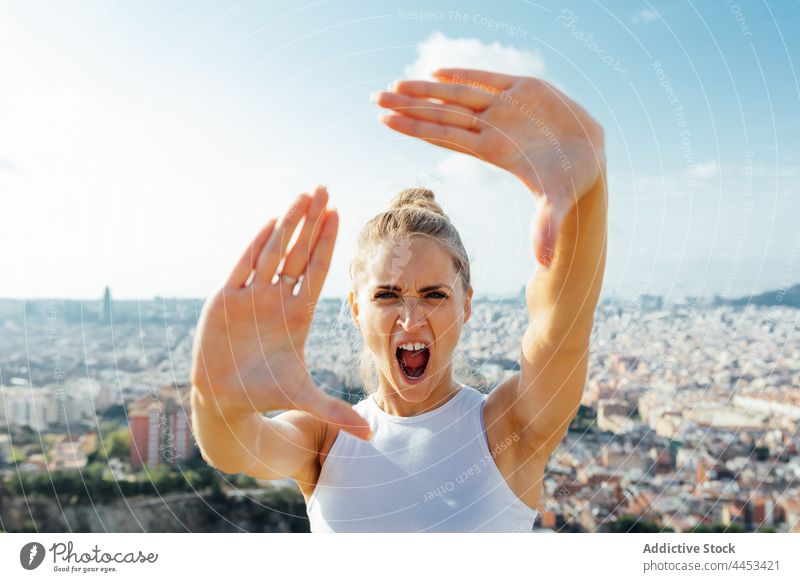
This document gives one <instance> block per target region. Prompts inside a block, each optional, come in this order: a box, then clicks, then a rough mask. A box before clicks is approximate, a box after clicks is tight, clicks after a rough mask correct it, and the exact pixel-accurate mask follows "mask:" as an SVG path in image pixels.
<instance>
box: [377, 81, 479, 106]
mask: <svg viewBox="0 0 800 582" xmlns="http://www.w3.org/2000/svg"><path fill="white" fill-rule="evenodd" d="M390 90H391V91H392V92H394V93H401V94H403V95H411V96H414V97H422V98H424V99H441V100H442V101H446V102H447V103H451V104H454V105H462V106H464V107H469V108H470V109H474V110H475V111H483V110H484V109H486V108H487V107H489V105H491V104H492V103H494V101H495V96H494V95H493V94H491V93H487V92H486V91H481V90H480V89H478V88H475V87H470V86H469V85H461V84H458V83H437V82H431V81H395V82H394V83H393V84H392V85H390Z"/></svg>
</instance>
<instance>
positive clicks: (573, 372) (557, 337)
mask: <svg viewBox="0 0 800 582" xmlns="http://www.w3.org/2000/svg"><path fill="white" fill-rule="evenodd" d="M607 206H608V197H607V189H606V183H605V172H603V174H602V175H601V177H600V178H598V181H597V183H596V184H595V185H594V186H593V187H592V189H591V190H590V191H589V192H588V193H587V194H586V195H584V196H583V197H582V198H580V200H579V201H578V203H577V204H576V205H575V206H574V207H573V209H572V210H571V211H570V212H569V213H568V214H567V216H566V219H565V220H564V223H563V225H562V227H561V231H560V232H559V236H558V242H557V244H556V252H555V256H554V258H553V263H552V265H551V266H550V268H549V269H537V270H536V272H535V273H534V274H533V276H532V277H531V279H530V281H529V283H528V286H527V289H526V303H527V307H528V314H529V324H528V328H527V330H526V331H525V334H524V336H523V339H522V360H521V364H520V373H519V381H518V383H517V384H516V386H515V387H514V388H515V391H516V395H515V397H514V399H513V400H514V402H515V404H514V407H513V412H514V414H515V417H516V418H515V421H514V423H515V424H516V425H517V426H519V427H520V430H521V433H522V434H524V435H525V439H524V441H525V442H526V443H528V445H529V447H531V448H532V452H533V453H534V454H541V455H544V456H549V455H550V453H551V452H552V451H553V449H555V447H556V446H557V445H558V443H559V442H560V441H561V438H562V437H563V435H564V433H565V432H566V430H567V428H568V427H569V423H570V422H571V421H572V419H573V418H574V417H575V414H576V413H577V411H578V408H579V406H580V402H581V399H582V397H583V389H584V385H585V383H586V375H587V366H588V352H589V339H590V336H591V332H592V326H593V323H594V313H595V309H596V307H597V303H598V301H599V297H600V290H601V287H602V282H603V274H604V272H605V264H606V229H607V214H608V212H607Z"/></svg>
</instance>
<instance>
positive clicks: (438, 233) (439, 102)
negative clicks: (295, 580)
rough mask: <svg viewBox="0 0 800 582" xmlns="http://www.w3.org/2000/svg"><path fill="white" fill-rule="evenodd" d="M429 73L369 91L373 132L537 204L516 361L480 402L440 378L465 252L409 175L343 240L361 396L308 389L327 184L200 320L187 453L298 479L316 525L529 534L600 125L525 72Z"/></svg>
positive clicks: (330, 238)
mask: <svg viewBox="0 0 800 582" xmlns="http://www.w3.org/2000/svg"><path fill="white" fill-rule="evenodd" d="M435 77H436V81H430V82H429V81H399V82H396V83H394V84H393V85H392V86H391V87H390V88H389V90H388V91H385V92H380V93H378V94H375V95H374V96H373V99H374V100H375V101H376V102H377V104H378V105H379V106H381V107H384V108H386V109H389V110H392V112H393V113H392V114H390V115H387V116H386V117H383V118H382V121H383V123H385V125H387V126H388V127H389V128H391V129H393V130H395V131H398V132H401V133H404V134H407V135H409V136H412V137H416V138H420V139H423V140H425V141H428V142H430V143H432V144H435V145H437V146H441V147H445V148H449V149H452V150H455V151H459V152H463V153H465V154H468V155H472V156H476V157H478V158H480V159H482V160H485V161H486V162H488V163H491V164H494V165H496V166H498V167H500V168H503V169H505V170H507V171H509V172H511V173H512V174H514V175H515V176H517V177H518V178H519V179H520V180H521V181H522V182H523V183H524V184H525V186H526V187H527V188H528V189H529V191H530V192H531V194H532V195H533V196H534V197H535V198H536V200H537V202H538V208H539V210H538V213H537V214H536V216H535V218H534V221H533V229H532V233H533V246H534V251H535V255H536V258H537V260H538V262H539V263H540V264H541V265H542V266H541V267H540V268H538V269H536V270H535V272H534V273H533V275H532V276H531V278H530V280H529V282H528V286H527V294H526V305H527V309H528V315H529V323H528V327H527V330H526V332H525V333H524V336H523V338H522V346H521V352H522V353H521V361H520V371H519V373H517V374H516V375H514V376H513V377H511V378H509V379H508V380H506V381H505V382H503V383H502V384H501V385H499V386H497V387H495V388H494V389H493V390H492V391H491V393H490V394H488V396H487V395H483V394H481V393H480V392H478V391H477V390H475V389H473V388H471V387H469V386H465V385H461V384H459V383H457V382H455V381H454V380H453V376H452V355H453V351H454V349H455V348H456V345H457V344H458V341H459V337H460V334H461V330H462V327H463V326H464V324H466V323H467V322H468V321H469V318H470V313H471V300H472V296H473V289H472V285H471V280H470V268H469V261H468V258H467V255H466V252H465V251H464V247H463V245H462V243H461V239H460V237H459V235H458V232H457V231H456V229H455V227H454V226H453V225H452V223H451V222H450V221H449V219H448V217H447V216H446V214H445V213H444V212H443V211H442V209H441V207H440V206H439V205H438V204H437V203H436V201H435V197H434V195H433V193H432V192H430V191H428V190H424V189H410V190H406V191H403V192H401V193H400V194H398V195H397V196H396V197H395V199H394V200H393V201H392V203H391V205H390V207H389V208H388V210H387V211H386V212H383V213H381V214H379V215H378V216H376V217H375V218H373V219H372V220H371V221H370V222H369V223H368V224H367V225H366V226H365V228H364V230H363V231H362V233H361V235H360V238H359V241H358V242H359V247H358V254H357V256H356V257H355V259H354V261H353V263H352V269H351V276H352V283H353V287H352V291H351V292H350V294H349V305H350V315H351V316H352V320H353V322H354V324H355V325H356V326H357V327H358V329H359V330H360V332H361V334H362V336H363V338H364V345H365V353H364V356H365V359H364V361H363V364H364V365H363V366H362V372H363V378H364V381H365V386H366V387H367V390H368V392H369V396H368V397H367V398H365V399H364V400H362V401H361V402H359V403H357V404H355V405H354V406H350V405H348V404H347V403H345V402H343V401H341V400H339V399H336V398H333V397H331V396H329V395H327V394H325V393H324V392H323V391H321V390H319V389H318V388H316V387H315V385H314V383H313V380H312V378H311V377H310V375H309V372H308V370H307V368H306V364H305V360H304V346H305V342H306V338H307V336H308V332H309V328H310V325H311V319H312V314H313V308H314V305H315V304H316V302H317V299H318V297H319V294H320V290H321V288H322V284H323V281H324V280H325V277H326V275H327V272H328V267H329V265H330V261H331V255H332V253H333V247H334V242H335V239H336V234H337V228H338V222H339V218H338V215H337V212H336V210H334V209H331V208H327V203H328V193H327V192H326V190H325V188H324V187H318V188H317V189H316V191H315V192H314V194H313V196H309V195H307V194H303V195H300V196H299V197H298V198H297V199H296V200H295V201H294V203H293V204H292V205H291V207H290V208H289V210H288V212H287V213H286V215H285V216H284V217H283V218H282V219H281V220H277V219H273V220H270V221H269V222H268V223H267V224H266V226H265V227H264V228H263V230H262V231H261V232H260V233H259V234H258V235H257V236H256V237H255V239H254V240H253V241H252V244H250V245H249V246H248V247H247V249H246V250H245V252H244V254H243V255H242V257H241V259H240V260H239V262H238V263H237V264H236V266H235V268H234V269H233V272H232V273H231V275H230V277H229V278H228V280H227V282H226V283H225V284H224V285H223V287H222V288H221V289H220V290H219V291H218V292H217V293H216V294H215V295H214V296H213V297H211V298H210V299H209V300H208V301H207V303H206V305H205V306H204V309H203V312H202V315H201V318H200V322H199V324H198V329H197V336H196V341H195V346H194V361H193V368H192V377H191V381H192V384H193V389H192V415H193V424H194V431H195V437H196V439H197V442H198V444H199V445H200V448H201V450H202V454H203V457H204V458H205V459H206V460H207V461H208V462H209V463H210V464H212V465H214V466H215V467H217V468H219V469H220V470H222V471H224V472H227V473H240V472H241V473H246V474H248V475H252V476H254V477H257V478H262V479H283V478H291V479H294V480H296V481H297V483H298V484H299V486H300V489H301V491H302V493H303V495H304V497H305V499H306V503H307V506H308V514H309V518H310V522H311V530H312V531H314V532H326V531H337V532H390V531H392V532H397V531H403V532H513V531H530V530H531V528H532V525H533V521H534V519H535V516H536V508H537V507H538V506H539V505H540V502H541V501H542V500H541V499H540V495H541V491H542V480H543V473H544V468H545V463H546V462H547V459H548V457H549V456H550V454H551V453H552V451H553V450H554V449H555V447H556V445H557V444H558V443H559V442H560V441H561V439H562V438H563V436H564V434H565V432H566V430H567V427H568V425H569V423H570V421H571V419H572V418H573V417H574V415H575V414H576V412H577V410H578V406H579V403H580V400H581V397H582V393H583V386H584V382H585V379H586V373H587V356H588V349H589V339H590V334H591V330H592V324H593V318H594V311H595V308H596V305H597V301H598V298H599V294H600V288H601V283H602V280H603V273H604V269H605V260H606V220H607V194H606V177H605V152H604V136H603V130H602V128H601V127H600V125H599V124H598V123H597V122H596V121H595V120H594V119H593V118H592V117H591V116H590V115H589V114H588V113H587V112H586V111H584V110H583V109H582V108H581V107H580V106H579V105H578V104H577V103H575V102H574V101H572V100H571V99H569V98H568V97H567V96H565V95H564V94H563V93H561V92H560V91H558V90H557V89H555V88H554V87H553V86H551V85H549V84H548V83H546V82H544V81H542V80H539V79H535V78H530V77H518V76H510V75H503V74H498V73H492V72H487V71H478V70H467V69H442V70H439V71H437V72H436V73H435ZM488 196H491V193H487V197H488ZM487 203H490V204H491V203H494V202H493V201H492V200H491V199H490V198H487ZM498 203H499V201H498ZM301 220H302V227H300V223H301ZM298 228H300V232H299V235H298V237H297V240H296V243H295V244H294V245H293V246H292V248H287V247H288V243H289V242H290V239H291V238H292V235H293V233H294V232H295V231H296V229H298ZM298 281H299V284H298ZM269 411H283V412H281V413H280V414H277V415H276V416H274V417H272V418H267V417H265V416H263V413H266V412H269Z"/></svg>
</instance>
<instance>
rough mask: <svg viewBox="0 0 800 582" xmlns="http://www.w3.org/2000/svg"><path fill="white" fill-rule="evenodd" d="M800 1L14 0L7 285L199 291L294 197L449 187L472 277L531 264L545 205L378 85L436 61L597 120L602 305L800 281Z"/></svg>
mask: <svg viewBox="0 0 800 582" xmlns="http://www.w3.org/2000/svg"><path fill="white" fill-rule="evenodd" d="M799 17H800V6H798V4H797V3H788V2H787V3H784V2H771V3H763V2H739V3H736V2H725V1H720V2H714V3H708V2H695V3H691V2H664V3H647V2H645V3H639V2H604V3H599V2H578V1H575V2H572V3H555V2H536V3H534V2H528V1H513V0H512V1H508V2H503V3H492V4H487V3H480V2H463V1H460V2H452V3H446V2H441V3H438V2H417V3H413V2H381V3H370V4H368V3H358V2H339V1H328V2H314V3H308V4H305V3H302V2H269V3H260V2H247V1H244V0H240V1H239V2H238V3H229V4H227V5H224V6H223V5H222V4H221V3H216V2H201V1H197V2H194V1H176V2H170V3H157V2H149V3H141V2H114V3H109V2H100V1H98V2H72V3H60V2H52V3H31V2H5V3H3V5H2V7H0V75H1V77H0V78H2V79H3V85H2V87H3V90H2V91H0V128H2V131H0V192H2V196H3V209H4V212H3V216H4V217H5V220H4V221H3V222H4V225H3V228H2V229H0V244H2V246H3V248H4V249H5V251H4V252H3V253H2V254H0V269H1V271H0V272H2V273H3V276H2V278H0V296H2V297H99V296H100V295H101V293H102V289H103V287H104V286H105V285H106V284H108V285H111V288H112V293H113V294H114V296H115V297H118V298H139V297H141V298H145V297H152V296H154V295H166V296H193V297H201V296H205V295H207V294H208V293H210V292H211V291H213V289H214V288H215V287H216V286H218V285H219V284H221V282H222V281H223V280H224V278H225V276H226V275H227V273H228V270H229V268H230V267H231V265H232V264H233V262H234V261H235V259H236V257H238V255H239V254H240V252H241V250H242V249H243V248H244V245H245V244H246V243H247V241H248V240H249V239H250V238H251V237H252V235H253V234H254V233H255V232H256V231H257V230H258V228H259V226H260V225H261V224H263V223H264V222H265V221H266V220H267V219H268V218H269V217H271V216H274V215H276V214H278V213H281V212H282V211H284V210H285V208H286V206H287V205H288V204H289V202H290V200H291V199H292V198H293V197H294V195H295V194H296V193H298V192H301V191H306V190H309V189H312V188H313V187H314V185H315V184H317V183H324V184H326V185H327V186H328V189H329V191H330V193H331V197H332V204H335V205H336V206H338V208H339V209H340V213H341V215H342V227H341V229H340V235H339V241H338V243H337V248H336V252H335V255H334V263H333V265H332V268H331V273H330V275H329V277H328V281H327V282H326V286H325V288H324V290H323V295H325V296H341V295H343V294H344V293H345V292H346V291H347V289H348V285H349V280H348V275H347V265H348V263H349V261H350V259H351V257H352V256H353V252H354V242H355V238H356V236H357V233H358V230H359V228H360V227H361V226H362V225H363V224H364V222H365V221H366V220H368V219H369V218H370V217H371V216H372V215H374V214H375V213H377V212H379V211H380V210H382V209H383V208H385V206H386V205H387V203H388V201H389V199H390V198H391V196H392V194H393V193H394V192H396V191H397V190H399V189H402V188H405V187H409V186H412V185H425V186H429V187H431V188H433V189H434V191H435V192H436V193H437V197H438V198H439V199H440V202H441V203H442V205H443V207H444V208H445V210H446V211H447V212H448V213H449V214H450V216H451V218H452V219H453V220H454V222H455V223H456V225H457V226H458V227H459V229H460V230H461V233H462V237H463V239H464V242H465V245H466V246H467V250H468V252H469V253H470V255H471V256H472V257H473V273H474V284H475V287H476V292H477V293H479V294H481V293H483V294H491V295H495V296H499V295H516V294H518V293H519V290H520V288H521V287H522V286H523V285H524V283H525V281H526V280H527V279H528V277H529V276H530V274H531V272H532V271H533V269H535V268H536V266H535V262H534V259H533V253H532V251H531V249H530V248H529V243H528V241H529V236H528V232H529V224H530V219H531V217H532V216H533V214H534V212H535V204H534V201H533V198H532V196H531V195H530V194H529V193H527V192H526V191H525V190H524V188H522V187H521V185H520V184H518V183H517V181H516V179H515V178H513V177H512V176H510V175H507V174H504V173H503V172H501V171H499V170H495V169H493V168H491V167H489V166H486V165H485V164H481V163H480V162H478V161H474V160H472V159H470V158H467V157H465V156H462V155H459V154H455V153H452V152H447V151H445V150H439V149H436V148H434V147H433V146H431V145H428V144H426V143H424V142H419V141H415V140H412V139H411V138H408V137H405V136H402V135H399V134H394V133H392V132H391V131H390V130H389V129H387V128H385V127H384V126H382V125H381V124H380V123H379V122H378V121H377V115H378V113H379V111H378V110H377V109H376V107H375V106H374V105H373V104H371V103H370V102H369V100H368V97H369V94H370V93H371V92H372V91H375V90H380V89H383V88H384V87H385V86H386V85H387V83H389V82H390V81H392V80H395V79H398V78H409V77H424V76H426V75H427V74H428V73H429V71H430V70H431V69H432V68H433V67H436V66H441V65H453V66H463V65H468V66H475V67H479V68H487V69H494V70H500V71H505V72H509V73H513V74H528V75H534V76H540V77H543V78H546V79H547V80H549V81H551V82H553V83H555V84H556V85H557V86H559V87H560V88H562V89H563V90H564V91H566V92H567V93H569V94H570V95H571V96H573V97H574V98H575V99H576V100H578V101H579V102H580V103H581V104H583V105H584V107H586V108H587V109H588V110H589V111H590V112H591V113H592V114H593V115H594V116H595V117H596V118H597V119H599V120H600V121H601V122H602V123H603V125H604V127H605V130H606V141H607V149H608V159H609V179H610V185H611V190H610V208H611V214H610V230H609V254H608V266H607V271H606V280H605V284H604V291H603V293H604V295H605V296H609V297H615V296H618V297H620V296H624V297H631V296H636V295H638V294H640V293H661V294H664V295H668V296H669V297H674V298H678V297H681V296H683V295H685V294H700V295H710V294H715V293H716V294H720V295H726V296H737V295H742V294H746V293H750V292H754V291H755V292H760V291H763V290H765V289H773V288H781V287H784V286H787V285H791V284H795V283H797V282H800V201H798V200H800V198H798V195H799V194H800V163H799V162H800V147H799V146H800V143H799V142H798V140H799V139H800V138H798V135H800V116H799V115H798V114H797V110H798V105H800V85H799V84H798V71H797V69H796V66H797V64H799V63H800V50H798V42H800V41H798V40H797V38H796V34H792V32H794V31H797V30H800V22H798V20H800V18H799Z"/></svg>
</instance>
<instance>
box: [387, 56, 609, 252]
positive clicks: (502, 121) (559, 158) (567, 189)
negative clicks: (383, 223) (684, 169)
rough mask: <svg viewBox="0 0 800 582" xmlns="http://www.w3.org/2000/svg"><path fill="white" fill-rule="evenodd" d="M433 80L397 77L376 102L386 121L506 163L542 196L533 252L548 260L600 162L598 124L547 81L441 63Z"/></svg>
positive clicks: (599, 171)
mask: <svg viewBox="0 0 800 582" xmlns="http://www.w3.org/2000/svg"><path fill="white" fill-rule="evenodd" d="M434 76H435V77H436V78H437V79H439V82H429V81H398V82H396V83H394V85H393V86H392V87H391V90H390V91H385V92H380V93H377V94H376V95H375V96H374V98H375V99H376V100H377V103H378V104H379V105H380V106H382V107H385V108H387V109H391V110H393V111H395V112H397V113H398V115H390V116H385V117H383V118H382V121H383V122H384V123H385V124H386V125H387V126H389V127H390V128H391V129H394V130H396V131H399V132H400V133H404V134H406V135H410V136H413V137H418V138H420V139H423V140H425V141H428V142H430V143H432V144H435V145H438V146H441V147H444V148H448V149H451V150H455V151H459V152H463V153H466V154H469V155H472V156H475V157H477V158H479V159H481V160H484V161H487V162H489V163H491V164H494V165H495V166H498V167H500V168H503V169H504V170H508V171H509V172H511V173H512V174H514V175H515V176H517V177H518V178H519V179H520V180H522V181H523V182H524V183H525V185H526V186H527V187H528V188H529V189H530V190H531V192H533V194H534V196H536V198H537V199H538V202H539V204H540V210H539V213H538V215H537V217H536V219H535V225H534V229H533V230H534V239H535V240H534V245H535V252H536V256H537V259H538V260H539V261H540V262H541V263H542V264H545V265H546V264H548V263H549V261H550V258H551V255H552V251H553V250H554V249H555V240H556V235H557V233H558V230H559V228H560V226H561V223H562V221H563V219H564V217H565V216H566V214H567V213H568V212H569V210H570V208H572V206H573V205H574V204H575V203H576V202H577V200H578V199H579V198H580V197H581V196H583V195H584V194H585V193H586V192H588V191H589V190H590V189H591V187H592V186H593V185H594V184H595V183H596V182H597V180H598V179H600V177H601V175H602V174H603V172H604V169H605V153H604V137H603V131H602V128H601V127H600V125H599V124H598V123H597V122H596V121H595V120H594V119H592V117H591V116H590V115H589V114H588V113H587V112H586V111H585V110H584V109H583V108H582V107H580V105H578V104H577V103H575V102H574V101H573V100H571V99H570V98H569V97H567V96H566V95H564V94H563V93H562V92H561V91H559V90H558V89H556V88H555V87H553V86H552V85H550V84H549V83H547V82H545V81H542V80H540V79H536V78H533V77H517V76H513V75H503V74H500V73H492V72H488V71H478V70H474V69H439V70H438V71H436V72H434Z"/></svg>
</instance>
